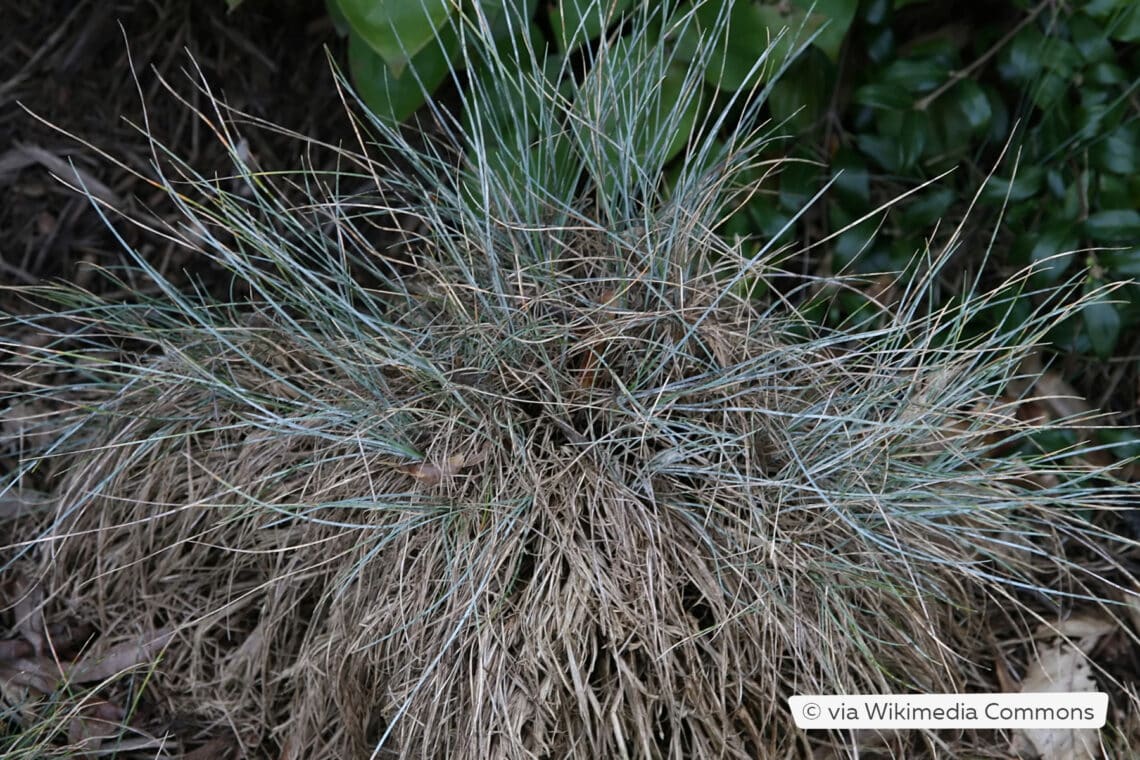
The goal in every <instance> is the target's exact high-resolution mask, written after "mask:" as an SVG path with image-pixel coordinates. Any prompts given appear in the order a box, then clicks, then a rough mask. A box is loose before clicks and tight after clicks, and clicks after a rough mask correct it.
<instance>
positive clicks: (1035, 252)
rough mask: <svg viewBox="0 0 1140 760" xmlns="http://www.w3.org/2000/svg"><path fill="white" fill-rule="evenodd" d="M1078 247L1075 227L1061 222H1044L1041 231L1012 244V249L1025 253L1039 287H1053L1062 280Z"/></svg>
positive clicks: (1027, 233)
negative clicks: (1025, 250) (1040, 285)
mask: <svg viewBox="0 0 1140 760" xmlns="http://www.w3.org/2000/svg"><path fill="white" fill-rule="evenodd" d="M1078 245H1079V241H1078V239H1077V228H1076V226H1075V225H1073V224H1072V223H1070V222H1066V221H1063V220H1057V221H1052V222H1047V223H1046V224H1045V226H1044V227H1043V228H1042V229H1041V230H1034V231H1030V232H1023V233H1021V235H1019V236H1018V238H1017V241H1016V242H1015V243H1014V246H1015V248H1023V249H1027V251H1028V253H1027V255H1026V258H1027V260H1028V263H1029V264H1030V265H1032V266H1033V269H1034V275H1033V276H1034V280H1035V282H1036V283H1038V284H1042V285H1052V284H1053V283H1055V282H1057V280H1059V279H1061V277H1062V276H1063V275H1064V274H1065V271H1066V270H1067V269H1068V268H1069V264H1070V263H1071V262H1072V260H1073V257H1074V256H1075V255H1076V249H1077V246H1078Z"/></svg>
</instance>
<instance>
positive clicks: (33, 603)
mask: <svg viewBox="0 0 1140 760" xmlns="http://www.w3.org/2000/svg"><path fill="white" fill-rule="evenodd" d="M13 586H14V590H13V593H14V595H15V596H16V604H15V607H14V609H13V613H14V614H15V616H16V631H17V632H18V633H19V634H20V636H21V637H22V638H23V639H24V640H25V641H27V642H28V643H29V644H31V645H32V650H33V651H34V652H35V653H36V654H43V653H44V642H45V639H44V611H43V607H44V590H43V587H42V586H40V584H39V581H38V580H29V579H28V578H27V577H25V576H24V575H23V573H19V574H17V575H16V580H15V581H14V583H13Z"/></svg>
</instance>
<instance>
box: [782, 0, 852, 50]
mask: <svg viewBox="0 0 1140 760" xmlns="http://www.w3.org/2000/svg"><path fill="white" fill-rule="evenodd" d="M792 3H794V4H795V5H797V6H799V8H800V10H802V11H804V12H805V13H811V15H812V17H818V20H817V19H816V18H812V20H811V24H812V27H813V28H814V27H815V25H817V24H819V25H820V27H819V34H817V35H816V37H815V40H814V41H813V42H812V44H813V45H814V46H815V47H817V48H819V49H820V50H822V51H823V52H824V53H826V54H827V57H828V58H830V59H831V60H832V61H835V60H838V58H839V49H840V48H841V47H842V46H843V39H844V38H845V37H846V36H847V31H848V30H849V29H850V28H851V22H852V21H854V20H855V11H856V10H857V9H858V7H859V3H858V0H792Z"/></svg>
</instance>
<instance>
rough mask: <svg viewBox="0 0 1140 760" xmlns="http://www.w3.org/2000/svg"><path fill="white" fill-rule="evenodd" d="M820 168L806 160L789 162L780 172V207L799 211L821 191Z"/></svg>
mask: <svg viewBox="0 0 1140 760" xmlns="http://www.w3.org/2000/svg"><path fill="white" fill-rule="evenodd" d="M819 173H820V168H819V166H817V165H816V164H814V163H811V162H809V161H804V160H788V161H787V162H786V163H785V164H784V167H783V169H782V170H781V171H780V206H781V207H783V208H784V209H786V210H788V211H799V210H800V209H801V208H803V207H804V204H806V203H807V202H808V200H809V199H810V198H811V197H812V195H814V194H815V192H816V191H817V190H819Z"/></svg>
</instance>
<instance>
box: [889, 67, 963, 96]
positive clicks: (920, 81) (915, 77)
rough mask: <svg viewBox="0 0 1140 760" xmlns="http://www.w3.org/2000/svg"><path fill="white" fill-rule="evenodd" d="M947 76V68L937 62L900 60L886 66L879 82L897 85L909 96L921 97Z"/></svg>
mask: <svg viewBox="0 0 1140 760" xmlns="http://www.w3.org/2000/svg"><path fill="white" fill-rule="evenodd" d="M949 75H950V69H949V67H948V66H946V65H945V64H943V63H941V62H939V61H935V60H931V59H927V60H912V59H909V58H900V59H898V60H896V61H894V62H892V63H890V64H889V65H888V66H887V68H886V69H885V70H884V71H883V74H882V76H881V77H880V81H882V82H886V83H890V84H895V85H898V86H899V87H902V88H903V89H904V90H906V91H908V92H910V93H911V94H917V95H921V94H923V93H927V92H930V91H931V90H933V89H934V88H936V87H938V86H939V85H940V84H942V83H943V82H945V81H946V78H947V77H948V76H949Z"/></svg>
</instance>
